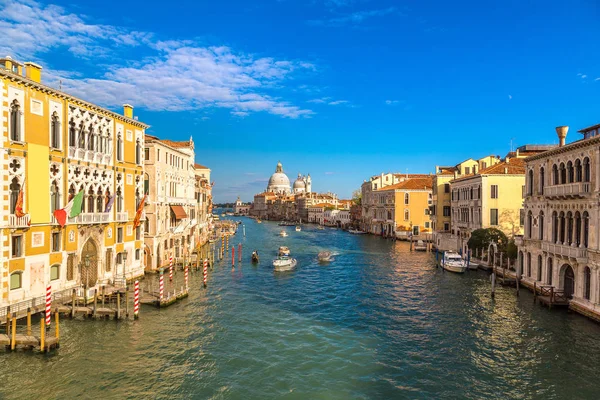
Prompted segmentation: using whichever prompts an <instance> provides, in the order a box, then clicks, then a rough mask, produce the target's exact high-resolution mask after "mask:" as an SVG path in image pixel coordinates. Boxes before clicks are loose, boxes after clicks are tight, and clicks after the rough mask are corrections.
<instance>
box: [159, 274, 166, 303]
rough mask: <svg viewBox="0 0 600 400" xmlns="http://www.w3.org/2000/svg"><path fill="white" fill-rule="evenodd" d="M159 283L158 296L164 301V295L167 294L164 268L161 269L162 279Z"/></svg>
mask: <svg viewBox="0 0 600 400" xmlns="http://www.w3.org/2000/svg"><path fill="white" fill-rule="evenodd" d="M158 282H159V284H158V290H159V292H158V296H159V299H160V301H163V296H164V294H165V277H164V275H163V270H162V268H161V269H160V279H159V281H158Z"/></svg>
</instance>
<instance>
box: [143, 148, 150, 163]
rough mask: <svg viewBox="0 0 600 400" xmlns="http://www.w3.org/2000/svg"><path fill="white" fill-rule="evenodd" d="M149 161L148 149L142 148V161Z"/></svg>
mask: <svg viewBox="0 0 600 400" xmlns="http://www.w3.org/2000/svg"><path fill="white" fill-rule="evenodd" d="M149 159H150V149H149V148H148V147H146V148H144V160H146V161H148V160H149Z"/></svg>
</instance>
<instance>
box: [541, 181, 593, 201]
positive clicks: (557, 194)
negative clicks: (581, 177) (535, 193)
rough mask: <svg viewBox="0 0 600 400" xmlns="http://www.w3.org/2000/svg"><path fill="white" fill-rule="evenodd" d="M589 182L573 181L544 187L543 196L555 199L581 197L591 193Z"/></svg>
mask: <svg viewBox="0 0 600 400" xmlns="http://www.w3.org/2000/svg"><path fill="white" fill-rule="evenodd" d="M591 189H592V188H591V184H590V182H575V183H568V184H565V185H553V186H546V187H544V196H546V197H549V198H555V199H574V198H583V197H586V196H587V195H588V194H590V193H591Z"/></svg>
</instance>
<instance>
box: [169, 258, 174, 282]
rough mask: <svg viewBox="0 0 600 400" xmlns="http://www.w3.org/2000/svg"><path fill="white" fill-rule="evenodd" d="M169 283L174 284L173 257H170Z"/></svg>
mask: <svg viewBox="0 0 600 400" xmlns="http://www.w3.org/2000/svg"><path fill="white" fill-rule="evenodd" d="M169 281H171V282H173V256H171V257H169Z"/></svg>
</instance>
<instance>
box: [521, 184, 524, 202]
mask: <svg viewBox="0 0 600 400" xmlns="http://www.w3.org/2000/svg"><path fill="white" fill-rule="evenodd" d="M521 198H522V199H524V198H525V185H523V186H521Z"/></svg>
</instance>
